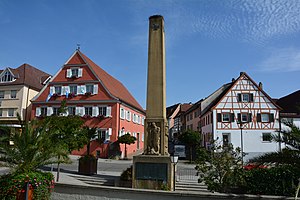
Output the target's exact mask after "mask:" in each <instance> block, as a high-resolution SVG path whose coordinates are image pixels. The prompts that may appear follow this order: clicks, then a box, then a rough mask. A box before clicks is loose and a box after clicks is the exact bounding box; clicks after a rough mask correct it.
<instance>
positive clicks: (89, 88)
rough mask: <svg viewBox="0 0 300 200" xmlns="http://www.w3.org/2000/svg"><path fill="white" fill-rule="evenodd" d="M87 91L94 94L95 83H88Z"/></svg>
mask: <svg viewBox="0 0 300 200" xmlns="http://www.w3.org/2000/svg"><path fill="white" fill-rule="evenodd" d="M85 87H86V92H89V93H91V94H93V92H94V85H86V86H85Z"/></svg>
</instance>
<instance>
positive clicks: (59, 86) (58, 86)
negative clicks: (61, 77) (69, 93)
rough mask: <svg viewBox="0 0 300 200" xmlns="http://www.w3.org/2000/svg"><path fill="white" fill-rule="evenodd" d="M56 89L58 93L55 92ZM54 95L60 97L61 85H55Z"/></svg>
mask: <svg viewBox="0 0 300 200" xmlns="http://www.w3.org/2000/svg"><path fill="white" fill-rule="evenodd" d="M58 88H59V89H58ZM56 89H58V90H59V91H57V90H56ZM54 93H55V94H57V95H61V93H62V86H61V85H55V86H54Z"/></svg>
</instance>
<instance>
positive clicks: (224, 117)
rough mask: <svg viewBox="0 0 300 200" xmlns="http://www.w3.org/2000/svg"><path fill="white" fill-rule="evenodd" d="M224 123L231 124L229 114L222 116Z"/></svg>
mask: <svg viewBox="0 0 300 200" xmlns="http://www.w3.org/2000/svg"><path fill="white" fill-rule="evenodd" d="M222 122H230V114H229V113H223V114H222Z"/></svg>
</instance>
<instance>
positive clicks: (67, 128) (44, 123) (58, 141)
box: [39, 101, 86, 181]
mask: <svg viewBox="0 0 300 200" xmlns="http://www.w3.org/2000/svg"><path fill="white" fill-rule="evenodd" d="M58 114H59V115H58V116H56V115H53V116H48V117H46V118H45V119H43V120H41V121H40V124H39V126H40V127H41V128H43V129H45V130H47V132H48V134H49V137H50V139H51V140H52V141H53V142H54V144H55V146H56V147H58V148H59V149H61V151H60V152H57V158H58V166H57V181H58V180H59V171H60V168H59V167H60V165H59V164H60V163H66V162H68V161H69V157H68V156H69V154H70V153H71V152H72V151H73V150H79V149H81V148H83V147H84V145H85V144H86V135H85V132H84V131H82V125H83V123H84V121H83V120H82V119H81V118H80V116H77V115H71V116H70V115H69V116H66V103H65V101H62V103H61V107H60V108H59V113H58Z"/></svg>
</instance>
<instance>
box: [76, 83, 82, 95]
mask: <svg viewBox="0 0 300 200" xmlns="http://www.w3.org/2000/svg"><path fill="white" fill-rule="evenodd" d="M77 94H82V93H81V86H80V85H77Z"/></svg>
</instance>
